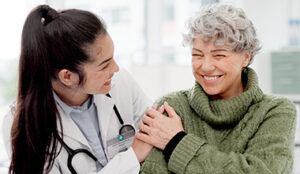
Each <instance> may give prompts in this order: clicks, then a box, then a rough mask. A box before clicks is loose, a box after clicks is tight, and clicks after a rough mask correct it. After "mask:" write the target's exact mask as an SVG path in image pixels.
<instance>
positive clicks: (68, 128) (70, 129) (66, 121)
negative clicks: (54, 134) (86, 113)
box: [57, 110, 90, 148]
mask: <svg viewBox="0 0 300 174" xmlns="http://www.w3.org/2000/svg"><path fill="white" fill-rule="evenodd" d="M59 114H60V117H61V121H62V125H63V135H64V136H67V137H69V138H71V139H73V140H74V141H77V142H80V143H81V144H84V145H85V146H87V147H89V148H90V146H89V143H88V141H87V139H86V138H85V137H84V135H83V134H82V132H81V131H80V129H79V128H78V127H77V125H76V124H75V123H74V121H73V120H72V119H71V118H70V117H69V116H67V115H65V113H64V112H63V111H61V110H59ZM57 125H58V130H59V131H60V132H61V128H60V124H59V122H57Z"/></svg>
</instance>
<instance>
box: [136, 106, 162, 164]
mask: <svg viewBox="0 0 300 174" xmlns="http://www.w3.org/2000/svg"><path fill="white" fill-rule="evenodd" d="M152 109H155V110H157V111H158V112H159V113H163V112H164V111H165V110H164V107H160V108H159V109H157V106H156V105H153V106H152ZM131 147H132V149H133V151H134V152H135V155H136V157H137V159H138V160H139V162H143V161H145V159H146V157H147V156H148V155H149V154H150V152H151V150H152V149H153V146H152V145H151V144H148V143H146V142H144V141H141V140H139V139H137V137H135V138H134V140H133V144H132V146H131Z"/></svg>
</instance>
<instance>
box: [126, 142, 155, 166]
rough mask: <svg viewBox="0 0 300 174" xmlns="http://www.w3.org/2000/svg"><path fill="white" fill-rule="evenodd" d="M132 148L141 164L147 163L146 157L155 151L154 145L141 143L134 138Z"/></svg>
mask: <svg viewBox="0 0 300 174" xmlns="http://www.w3.org/2000/svg"><path fill="white" fill-rule="evenodd" d="M131 147H132V149H133V151H134V153H135V155H136V158H137V159H138V161H139V162H143V161H145V159H146V157H147V156H148V155H149V154H150V152H151V150H152V149H153V146H152V145H150V144H148V143H145V142H144V141H141V140H139V139H137V138H136V137H135V138H134V140H133V144H132V146H131Z"/></svg>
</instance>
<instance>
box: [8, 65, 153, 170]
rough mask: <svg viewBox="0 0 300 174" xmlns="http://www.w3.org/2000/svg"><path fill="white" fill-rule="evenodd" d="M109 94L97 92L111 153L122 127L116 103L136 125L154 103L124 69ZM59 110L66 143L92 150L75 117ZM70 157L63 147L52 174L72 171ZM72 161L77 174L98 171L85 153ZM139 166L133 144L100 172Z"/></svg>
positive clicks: (10, 115) (127, 121)
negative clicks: (111, 144) (112, 145)
mask: <svg viewBox="0 0 300 174" xmlns="http://www.w3.org/2000/svg"><path fill="white" fill-rule="evenodd" d="M109 93H110V95H111V98H109V97H107V96H105V95H103V94H99V95H94V99H95V103H96V106H97V112H98V120H99V127H100V131H101V136H102V142H103V145H104V150H105V152H106V153H108V152H107V141H108V140H110V139H112V138H114V137H117V135H118V133H119V129H120V123H119V120H118V118H117V116H116V114H115V112H114V110H113V106H114V105H116V106H117V108H118V110H119V112H120V115H121V117H122V119H123V121H124V124H131V125H133V126H134V127H135V128H137V124H138V122H139V121H140V119H141V117H142V116H143V113H144V112H145V110H146V109H147V107H149V106H151V105H152V102H151V101H150V100H149V99H148V98H147V97H146V95H145V94H144V93H143V91H142V90H141V89H140V87H139V86H138V85H137V84H136V82H135V81H134V80H133V79H132V78H131V76H130V75H129V74H128V72H126V71H125V70H120V71H119V72H118V73H116V74H115V76H114V77H113V81H112V90H111V91H110V92H109ZM58 109H60V107H58ZM12 110H14V106H12V107H11V110H10V111H9V113H8V114H6V116H5V118H4V122H3V123H4V124H3V129H4V131H3V133H4V136H3V137H4V143H5V145H6V149H7V151H8V154H11V147H10V129H11V125H12V121H13V113H12ZM59 113H60V116H61V119H62V125H63V133H64V135H63V136H64V137H63V139H64V142H65V143H66V144H67V145H68V146H69V147H70V148H72V149H79V148H84V149H87V150H89V151H90V152H92V149H91V147H90V146H89V144H88V142H87V139H86V138H85V137H84V135H83V134H82V133H81V131H80V129H79V128H78V127H77V126H76V124H75V123H74V122H73V120H72V119H71V118H70V117H69V116H66V115H65V114H64V112H63V111H62V110H59ZM58 125H59V124H58ZM58 149H60V148H58ZM106 155H107V154H106ZM67 158H68V153H67V152H66V150H65V149H64V148H62V149H61V152H60V153H59V155H58V156H57V158H56V159H55V162H54V165H53V168H52V169H51V171H50V173H51V174H62V173H63V174H69V173H70V170H69V169H68V167H67ZM72 164H73V167H74V168H75V170H76V171H77V173H78V174H81V173H82V174H87V173H97V172H96V163H95V161H94V160H93V159H91V158H90V157H88V156H87V155H84V154H83V153H79V154H78V155H76V156H75V157H74V159H73V161H72ZM139 169H140V164H139V162H138V160H137V158H136V155H135V153H134V151H133V149H132V148H131V147H130V148H129V149H128V150H126V151H124V152H120V153H118V154H116V155H115V156H114V157H113V158H112V159H111V160H110V161H109V162H108V163H107V164H106V166H105V167H104V168H102V169H101V170H100V171H99V172H98V174H137V173H138V172H139Z"/></svg>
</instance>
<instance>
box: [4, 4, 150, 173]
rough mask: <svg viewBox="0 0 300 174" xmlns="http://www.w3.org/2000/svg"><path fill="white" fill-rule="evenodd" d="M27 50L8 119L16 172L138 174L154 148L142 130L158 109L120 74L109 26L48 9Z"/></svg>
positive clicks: (29, 23) (36, 15)
mask: <svg viewBox="0 0 300 174" xmlns="http://www.w3.org/2000/svg"><path fill="white" fill-rule="evenodd" d="M21 44H22V46H21V56H20V62H19V87H18V97H17V101H16V102H15V104H13V105H12V106H11V107H10V111H9V113H8V114H7V115H6V116H5V121H4V123H5V125H4V134H5V135H4V137H5V142H6V144H7V147H8V148H7V149H9V154H11V164H10V169H9V171H10V173H16V174H20V173H26V174H28V173H31V174H41V173H85V174H86V173H101V174H107V173H110V174H112V173H118V174H120V173H138V171H139V167H140V165H139V162H142V161H143V160H144V159H145V157H146V156H147V155H148V154H149V152H150V151H151V149H152V146H150V145H148V144H146V143H144V142H142V141H139V140H137V139H135V127H136V125H137V123H138V121H139V119H140V118H141V116H142V115H143V113H144V111H145V110H146V109H147V107H148V106H149V105H150V104H151V103H150V101H149V100H148V99H147V98H146V96H145V95H144V93H143V92H142V91H141V89H140V88H139V87H138V86H137V84H136V83H135V82H134V81H133V79H132V78H131V77H130V76H129V74H128V73H126V72H125V71H123V70H119V67H118V65H117V64H116V62H115V60H114V45H113V41H112V39H111V37H110V36H109V34H108V33H107V31H106V29H105V26H104V24H103V23H102V21H100V20H99V19H98V18H97V17H96V16H95V15H94V14H92V13H90V12H87V11H82V10H76V9H70V10H64V11H61V12H58V11H55V10H54V9H52V8H51V7H49V6H47V5H41V6H38V7H36V8H35V9H33V11H31V12H30V14H29V15H28V17H27V19H26V22H25V24H24V27H23V31H22V43H21ZM132 142H133V143H132ZM10 147H11V148H10Z"/></svg>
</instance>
